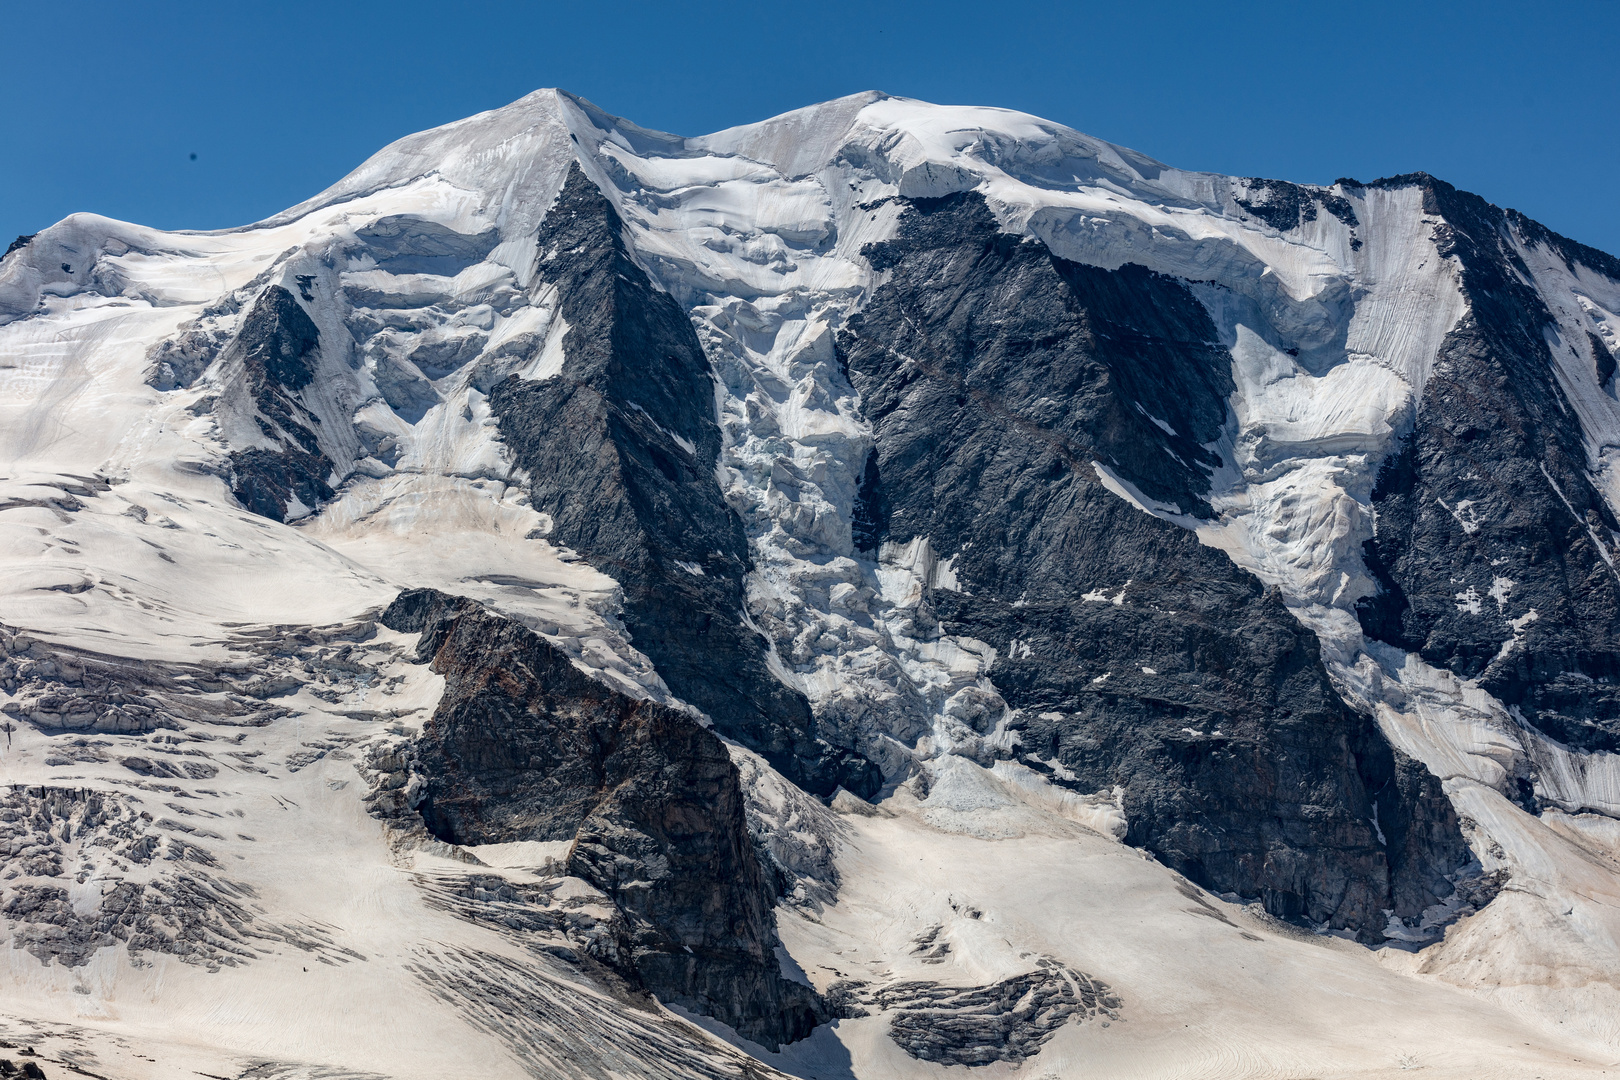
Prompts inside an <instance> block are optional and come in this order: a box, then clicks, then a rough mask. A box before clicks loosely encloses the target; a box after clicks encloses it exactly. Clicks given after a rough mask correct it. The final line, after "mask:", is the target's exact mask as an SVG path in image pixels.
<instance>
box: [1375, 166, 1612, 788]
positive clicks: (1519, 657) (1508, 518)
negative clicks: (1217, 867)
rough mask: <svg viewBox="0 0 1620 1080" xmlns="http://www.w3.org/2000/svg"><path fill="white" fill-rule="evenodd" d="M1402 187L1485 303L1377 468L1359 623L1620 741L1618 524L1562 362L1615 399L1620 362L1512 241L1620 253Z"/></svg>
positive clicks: (1598, 257)
mask: <svg viewBox="0 0 1620 1080" xmlns="http://www.w3.org/2000/svg"><path fill="white" fill-rule="evenodd" d="M1403 183H1404V184H1413V183H1415V184H1418V185H1420V186H1421V188H1422V190H1423V199H1424V210H1425V211H1426V212H1428V213H1430V214H1432V215H1434V216H1435V218H1436V219H1437V220H1436V224H1435V239H1436V243H1437V246H1438V247H1439V248H1440V250H1441V251H1442V252H1443V253H1444V254H1446V255H1450V256H1454V257H1455V258H1456V259H1457V261H1458V264H1459V265H1460V267H1461V279H1462V289H1463V292H1464V294H1465V295H1466V296H1467V298H1468V302H1469V305H1470V314H1469V316H1468V317H1467V318H1466V319H1464V320H1463V322H1462V323H1461V324H1460V325H1458V326H1457V328H1456V329H1455V330H1453V331H1452V332H1451V333H1450V334H1449V335H1448V336H1447V337H1446V340H1445V342H1444V344H1443V345H1442V347H1441V349H1440V353H1439V356H1438V357H1437V358H1436V360H1435V366H1434V371H1433V374H1432V375H1431V377H1430V379H1429V382H1428V385H1427V388H1426V390H1425V393H1424V396H1423V400H1422V403H1421V405H1420V406H1419V408H1418V411H1417V418H1416V422H1415V425H1414V427H1413V430H1412V431H1411V433H1410V434H1409V435H1408V436H1407V438H1406V439H1405V441H1404V442H1403V443H1402V445H1401V447H1400V449H1399V452H1398V453H1397V454H1395V455H1393V456H1392V457H1391V458H1390V459H1389V460H1388V461H1387V462H1386V463H1385V464H1384V467H1383V469H1382V471H1381V472H1380V473H1379V477H1378V485H1377V487H1376V489H1375V490H1374V492H1373V504H1374V506H1375V508H1376V509H1377V513H1378V531H1377V535H1376V536H1375V537H1373V538H1372V539H1371V540H1369V541H1368V542H1367V544H1366V559H1367V566H1368V568H1369V570H1370V571H1371V572H1372V573H1373V574H1374V576H1375V577H1376V579H1377V581H1378V583H1379V585H1380V591H1379V593H1378V594H1377V595H1376V596H1373V597H1370V598H1368V599H1367V600H1366V601H1364V602H1363V603H1362V605H1361V607H1360V616H1361V624H1362V628H1363V630H1364V631H1365V632H1366V633H1367V635H1368V636H1369V637H1373V638H1377V639H1379V640H1381V641H1385V642H1388V643H1389V644H1391V645H1396V646H1398V647H1400V648H1402V649H1408V650H1411V651H1413V652H1417V653H1418V654H1419V655H1421V656H1422V657H1423V659H1424V660H1426V661H1428V662H1429V663H1431V664H1434V665H1436V666H1439V667H1445V668H1449V669H1450V670H1451V671H1453V672H1455V673H1456V674H1457V675H1459V676H1462V677H1463V678H1468V679H1478V680H1479V682H1480V685H1481V686H1482V687H1484V688H1485V689H1486V690H1488V691H1489V692H1490V693H1491V694H1493V695H1494V696H1496V697H1497V698H1499V699H1500V700H1501V701H1502V702H1503V703H1504V704H1506V705H1508V706H1510V707H1516V708H1518V709H1519V710H1521V715H1522V716H1523V717H1524V719H1525V720H1526V721H1528V722H1529V723H1530V724H1531V725H1533V726H1535V727H1536V728H1539V729H1540V730H1541V731H1542V732H1544V733H1545V734H1547V735H1550V736H1551V737H1553V738H1554V739H1557V740H1559V741H1560V742H1562V743H1564V744H1566V745H1568V746H1571V747H1574V748H1576V749H1579V750H1585V751H1594V750H1607V751H1611V752H1613V751H1617V750H1620V719H1617V717H1620V687H1617V685H1616V684H1617V681H1620V576H1617V572H1616V569H1615V559H1616V556H1617V554H1620V546H1617V543H1616V537H1617V536H1620V525H1617V523H1616V519H1615V516H1614V514H1613V512H1612V511H1611V509H1610V507H1609V505H1608V504H1607V503H1606V502H1605V500H1604V498H1603V495H1602V494H1601V493H1600V492H1599V490H1598V488H1597V486H1596V484H1595V483H1594V479H1593V477H1592V475H1591V474H1590V472H1589V469H1588V447H1587V446H1586V445H1583V431H1582V425H1581V423H1579V422H1578V420H1577V408H1578V403H1577V402H1576V401H1574V400H1572V398H1571V393H1570V390H1571V389H1573V388H1574V387H1577V386H1578V385H1579V383H1580V380H1576V379H1565V378H1560V367H1561V366H1564V365H1570V366H1572V367H1575V368H1578V369H1582V370H1583V371H1594V372H1595V374H1596V376H1597V378H1598V380H1599V382H1600V383H1602V384H1603V391H1602V392H1604V393H1606V394H1608V395H1609V396H1610V397H1611V398H1612V397H1613V394H1614V390H1613V385H1612V375H1613V371H1614V357H1613V355H1612V353H1611V352H1610V350H1609V348H1608V346H1607V345H1606V344H1605V343H1604V342H1603V341H1602V340H1601V339H1600V338H1599V337H1598V336H1597V335H1596V334H1594V333H1591V332H1590V331H1588V332H1587V333H1586V335H1585V336H1584V338H1583V339H1578V340H1565V339H1564V338H1563V337H1562V336H1561V335H1560V334H1559V333H1558V328H1557V324H1556V323H1555V321H1554V318H1553V315H1552V313H1551V312H1550V311H1549V310H1548V307H1547V304H1546V302H1545V301H1544V300H1543V299H1542V296H1541V294H1540V293H1539V292H1538V291H1537V290H1536V289H1535V288H1534V287H1533V285H1532V284H1530V281H1531V280H1532V275H1531V271H1530V269H1529V268H1528V267H1527V266H1526V265H1525V262H1524V258H1523V257H1522V256H1521V255H1520V254H1519V251H1518V248H1517V247H1516V246H1515V243H1514V239H1513V237H1514V233H1515V232H1517V233H1519V234H1521V235H1523V236H1524V238H1525V239H1526V240H1527V241H1536V242H1540V243H1541V244H1543V245H1545V246H1547V247H1548V248H1549V250H1551V251H1552V252H1553V254H1554V256H1555V257H1556V258H1558V259H1560V260H1561V261H1562V262H1563V264H1564V266H1565V268H1567V269H1568V270H1569V271H1570V272H1571V273H1572V274H1573V273H1575V270H1576V267H1587V268H1591V269H1592V270H1595V271H1597V272H1599V273H1603V274H1607V275H1609V276H1611V277H1613V276H1616V275H1620V261H1617V260H1615V259H1614V258H1613V257H1612V256H1609V255H1605V254H1603V253H1602V252H1598V251H1594V250H1593V249H1591V248H1586V247H1583V246H1581V245H1579V244H1574V243H1572V242H1570V241H1568V240H1564V239H1563V238H1562V237H1556V236H1553V235H1552V234H1550V233H1548V232H1547V231H1546V230H1544V229H1541V227H1540V226H1537V225H1535V223H1533V222H1530V221H1528V220H1527V219H1525V218H1523V217H1522V216H1521V215H1516V214H1514V213H1513V212H1512V211H1503V210H1501V209H1499V208H1498V207H1495V206H1492V205H1490V204H1489V203H1487V202H1485V201H1484V200H1483V199H1481V198H1479V197H1478V196H1476V195H1471V194H1468V193H1467V192H1461V191H1458V190H1456V189H1455V188H1453V187H1451V185H1449V184H1446V183H1444V182H1442V181H1439V180H1435V179H1434V178H1432V177H1429V176H1421V175H1420V176H1415V177H1397V178H1395V179H1393V180H1388V181H1380V182H1379V185H1382V186H1389V185H1397V184H1403ZM1379 185H1375V186H1379ZM1525 797H1526V798H1528V797H1529V796H1528V795H1526V796H1525Z"/></svg>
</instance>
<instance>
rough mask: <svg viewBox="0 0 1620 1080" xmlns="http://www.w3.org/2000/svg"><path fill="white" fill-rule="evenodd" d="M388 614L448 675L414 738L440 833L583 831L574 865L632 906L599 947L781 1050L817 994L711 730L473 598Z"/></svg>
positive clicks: (636, 975) (808, 1016)
mask: <svg viewBox="0 0 1620 1080" xmlns="http://www.w3.org/2000/svg"><path fill="white" fill-rule="evenodd" d="M383 622H384V623H385V624H386V625H388V626H389V627H390V628H392V629H396V630H401V631H406V632H412V631H419V632H420V633H421V635H422V637H421V642H420V645H419V647H418V656H419V658H420V659H423V660H428V659H431V662H432V664H433V670H434V671H435V672H437V673H438V674H440V675H443V676H444V679H445V691H444V696H443V698H442V699H441V700H440V702H439V706H438V708H437V709H436V710H435V712H434V715H433V718H432V720H431V721H429V722H428V724H427V725H426V727H425V728H424V729H423V731H422V735H421V738H420V739H419V740H418V742H417V744H416V748H415V757H416V770H417V774H418V776H420V777H421V787H420V790H419V793H418V794H417V795H416V796H415V798H416V799H418V800H419V801H418V802H417V804H416V808H417V810H418V811H419V812H420V814H421V816H422V820H423V822H424V823H425V824H426V826H427V828H428V830H429V831H430V832H432V833H433V834H434V835H435V836H437V837H438V838H439V839H441V840H444V841H446V842H448V843H456V844H493V843H505V842H509V841H520V840H521V841H536V840H537V841H557V840H571V841H573V846H572V847H571V849H570V851H569V855H568V859H567V866H568V871H569V873H571V874H574V875H575V876H577V877H580V878H583V879H584V880H586V881H588V882H590V883H591V884H592V885H594V886H596V887H597V888H599V889H601V890H602V891H603V892H604V893H606V894H607V895H608V896H610V897H611V898H612V899H613V901H614V902H615V903H616V904H617V906H618V908H619V911H620V912H621V913H622V914H623V916H624V921H623V925H622V929H621V932H620V933H619V934H618V935H617V936H616V937H615V938H613V939H610V940H606V941H601V942H598V944H597V946H596V951H597V954H598V955H597V959H600V960H602V961H604V962H606V963H608V964H609V965H610V966H612V967H614V968H615V969H616V970H618V971H619V972H620V974H622V975H624V976H625V977H626V978H629V979H631V980H632V981H633V982H634V983H636V984H638V985H641V986H644V987H646V988H647V989H649V990H651V991H652V992H653V993H655V994H657V995H658V996H659V998H660V999H661V1000H663V1001H665V1002H667V1003H671V1004H677V1005H682V1006H685V1007H687V1008H690V1009H693V1010H694V1011H697V1012H699V1013H703V1014H705V1015H708V1016H713V1017H716V1018H717V1019H720V1020H723V1021H725V1022H726V1023H728V1024H730V1025H731V1026H732V1027H734V1028H735V1029H737V1030H738V1031H740V1032H742V1033H743V1034H744V1035H746V1036H747V1037H749V1038H751V1039H754V1040H755V1041H757V1042H760V1043H762V1044H764V1045H767V1046H770V1047H771V1048H773V1049H774V1048H776V1047H777V1046H779V1045H780V1044H782V1043H784V1042H791V1041H794V1040H796V1039H799V1038H802V1037H803V1036H804V1035H806V1034H808V1033H809V1031H810V1029H811V1028H812V1027H813V1026H814V1025H815V1023H816V1022H817V1014H818V1010H822V1011H823V1013H822V1014H823V1015H825V1013H824V1006H822V1004H821V1002H820V1001H819V999H818V998H817V997H816V995H815V993H814V992H813V991H811V990H810V989H809V988H808V987H806V986H803V985H801V984H799V983H794V982H790V981H788V980H786V979H784V978H783V977H782V975H781V972H780V969H779V967H778V964H777V960H776V957H775V955H774V953H773V949H774V948H775V946H776V933H775V923H774V916H773V912H772V905H773V903H774V900H775V889H774V886H773V883H772V882H771V880H770V878H769V876H768V875H767V874H766V872H765V870H764V868H763V867H762V866H761V864H760V862H759V858H758V855H757V854H756V852H755V848H754V844H753V841H752V839H751V838H750V836H749V834H748V830H747V826H746V824H745V823H744V821H743V795H742V791H741V787H740V785H739V781H738V774H737V769H736V767H735V766H733V765H732V763H731V759H730V757H729V756H728V755H727V752H726V748H725V746H724V744H722V743H721V742H720V740H719V739H718V738H716V737H715V736H714V735H713V734H712V733H711V732H709V731H708V730H706V729H705V728H704V727H703V726H702V725H700V724H699V723H698V722H697V719H696V718H695V717H694V716H693V715H692V714H691V713H690V712H688V711H684V710H681V709H674V708H669V707H667V706H663V705H659V704H657V703H654V702H650V701H638V700H635V699H633V698H630V697H627V696H625V695H624V694H621V693H618V692H616V691H614V690H612V689H611V688H609V687H608V686H606V685H605V684H603V683H601V682H599V681H597V680H595V679H592V678H590V677H588V676H586V675H584V674H583V673H581V672H579V671H578V670H576V669H575V668H574V666H573V665H572V664H571V663H570V662H569V660H568V658H567V657H566V656H564V655H562V654H561V653H559V652H557V651H556V650H555V649H553V648H552V647H551V646H550V645H548V644H547V643H546V642H545V640H544V639H542V638H540V637H539V636H537V635H536V634H534V633H533V632H531V631H529V630H527V629H526V628H524V627H523V626H521V625H520V624H518V623H515V622H513V621H511V620H510V619H506V618H502V617H501V616H498V615H494V614H492V613H490V612H488V611H485V610H483V609H482V608H481V607H479V606H478V605H476V604H473V603H471V602H468V601H464V600H456V599H455V598H451V597H447V596H444V595H443V594H439V593H434V592H432V591H429V590H417V591H413V592H408V593H405V594H403V595H402V596H401V597H400V598H399V599H398V600H396V601H395V603H394V604H393V605H392V606H391V607H390V608H389V609H388V611H387V612H385V613H384V615H383Z"/></svg>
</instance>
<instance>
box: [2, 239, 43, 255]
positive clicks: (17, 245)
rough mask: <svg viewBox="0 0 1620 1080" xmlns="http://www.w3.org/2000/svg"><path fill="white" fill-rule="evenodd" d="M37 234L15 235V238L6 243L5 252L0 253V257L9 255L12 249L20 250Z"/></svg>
mask: <svg viewBox="0 0 1620 1080" xmlns="http://www.w3.org/2000/svg"><path fill="white" fill-rule="evenodd" d="M38 235H39V234H38V233H24V234H23V235H21V236H19V237H17V239H15V240H13V241H12V242H11V243H9V244H7V245H6V254H5V255H0V259H3V258H5V257H6V255H10V254H11V253H12V252H13V251H21V250H22V249H23V248H25V247H27V246H28V245H29V243H30V241H32V240H33V239H34V237H36V236H38Z"/></svg>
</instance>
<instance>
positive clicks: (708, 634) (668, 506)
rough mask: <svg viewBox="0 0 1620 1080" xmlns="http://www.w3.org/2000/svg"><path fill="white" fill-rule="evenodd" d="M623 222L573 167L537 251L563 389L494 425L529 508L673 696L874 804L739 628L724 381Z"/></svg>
mask: <svg viewBox="0 0 1620 1080" xmlns="http://www.w3.org/2000/svg"><path fill="white" fill-rule="evenodd" d="M622 228H623V225H622V222H621V221H620V219H619V216H618V214H617V212H616V211H615V210H614V209H613V207H612V205H611V204H610V203H609V202H608V200H607V199H606V198H605V197H604V196H603V195H602V193H601V192H600V191H599V190H598V189H597V188H596V186H595V185H594V184H593V183H592V182H591V181H590V180H589V179H588V178H587V177H586V176H585V174H584V173H583V172H582V171H581V170H580V169H579V168H578V167H577V166H575V167H573V168H572V170H571V171H570V173H569V176H568V179H567V182H566V183H565V185H564V187H563V190H562V192H561V193H560V194H559V195H558V197H557V201H556V203H555V204H554V205H553V206H552V208H551V210H550V211H549V212H548V213H547V215H546V218H545V220H544V222H543V223H542V225H541V228H540V231H539V235H538V247H539V250H540V252H541V255H540V265H539V273H540V275H541V277H542V278H544V279H545V281H546V282H547V283H548V284H550V285H553V286H555V288H556V289H557V295H558V298H559V304H560V313H561V316H562V318H563V319H564V320H565V321H566V322H567V324H568V326H569V330H568V334H567V336H566V337H565V338H564V339H563V350H564V361H563V365H562V370H561V372H560V373H559V374H557V375H555V376H553V377H550V378H546V379H541V380H536V381H531V380H525V379H522V378H520V377H517V376H512V377H509V378H508V379H506V380H505V381H504V382H501V383H499V384H498V385H496V386H495V387H493V389H492V390H491V391H490V408H491V410H492V412H493V413H494V415H495V416H496V417H497V418H498V420H499V424H500V432H501V436H502V438H503V439H504V440H505V442H506V445H507V446H508V447H509V448H510V450H511V453H512V457H513V460H514V461H515V462H516V464H517V465H518V466H519V467H521V468H522V469H523V470H525V471H526V472H527V474H528V476H529V477H530V478H531V479H530V492H531V496H532V499H533V505H534V506H535V508H536V509H538V510H540V511H541V512H543V513H545V514H548V515H549V516H550V517H551V519H552V521H553V522H554V525H553V529H552V531H551V533H550V535H549V537H548V538H549V539H550V540H551V541H552V542H553V543H556V544H559V545H561V546H564V547H568V548H572V549H573V550H575V551H577V552H579V553H580V554H581V555H583V556H584V557H585V559H586V560H587V561H589V562H590V563H591V565H593V566H595V567H597V568H598V569H600V570H602V571H604V572H606V573H608V574H610V575H612V576H613V577H614V579H615V580H617V581H618V582H619V583H620V584H621V585H622V586H623V588H624V613H623V618H624V622H625V625H626V626H627V627H628V628H629V630H630V632H631V636H632V640H633V642H634V644H635V646H636V648H638V649H640V650H641V651H642V652H643V653H645V654H646V655H647V657H648V658H650V659H651V660H652V662H653V663H654V664H655V665H656V666H657V668H658V672H659V674H660V675H662V676H663V678H664V680H665V682H666V683H667V684H668V685H669V687H670V689H671V690H672V691H674V692H675V694H677V695H678V696H679V697H681V698H682V699H684V700H686V701H688V702H690V703H691V704H693V705H695V706H697V707H698V708H700V709H702V710H703V711H704V712H705V713H707V714H708V715H709V716H710V717H712V718H713V720H714V722H715V725H716V727H717V728H718V729H719V730H720V731H721V732H723V733H725V734H726V735H728V736H729V737H731V738H734V739H736V740H738V741H739V742H741V743H743V744H744V745H746V746H748V747H750V748H752V749H755V750H758V751H759V752H760V753H761V754H762V755H764V756H765V758H766V760H768V761H769V762H770V763H771V765H772V766H773V767H775V768H776V769H777V770H778V771H780V772H782V773H783V774H784V775H786V776H788V777H789V778H791V779H792V780H793V781H794V782H796V783H798V784H799V785H800V786H802V787H804V788H805V789H806V790H808V791H811V792H813V793H816V794H822V795H825V794H830V793H831V792H832V791H833V790H834V789H835V788H836V787H838V786H839V785H843V786H844V787H846V788H849V789H850V790H852V791H855V792H857V793H859V794H861V795H863V796H864V795H870V794H871V793H872V792H873V791H874V790H876V788H877V786H878V783H879V781H880V777H879V775H878V771H877V769H876V768H875V767H874V766H873V765H872V764H871V763H870V762H868V761H866V760H865V759H864V758H863V757H861V756H860V755H859V754H856V753H854V752H853V751H850V750H845V749H840V748H837V747H834V746H832V745H831V744H830V743H828V742H827V741H826V740H824V739H822V738H820V737H819V736H818V734H817V732H816V724H815V721H814V719H813V718H812V716H811V713H810V707H809V704H808V702H806V700H805V698H804V696H803V695H802V694H800V693H799V692H797V691H796V690H793V689H791V688H789V687H788V686H786V685H785V684H784V683H783V682H782V681H781V680H779V679H778V678H777V677H776V676H775V675H774V674H773V673H772V672H771V670H770V668H769V666H768V663H767V645H766V642H765V640H764V639H763V638H762V637H761V636H760V635H759V634H758V633H757V632H756V631H755V630H754V629H753V628H752V627H751V626H749V625H748V624H747V623H746V622H745V621H744V618H745V616H744V614H743V602H744V598H743V578H744V575H745V574H746V573H747V571H748V569H749V565H750V563H749V554H748V545H747V538H746V536H745V534H744V531H743V527H742V523H741V521H740V519H739V518H738V517H737V515H736V513H735V512H734V511H733V510H732V509H731V508H730V507H729V506H727V504H726V502H725V500H724V499H723V497H722V495H721V492H720V488H719V485H718V483H717V482H716V480H715V476H714V471H715V462H716V460H717V458H718V456H719V452H720V431H719V427H718V425H717V424H716V421H715V404H714V382H713V376H712V375H711V373H710V369H709V363H708V359H707V357H706V356H705V355H704V352H703V349H702V346H701V345H700V344H699V342H698V340H697V335H696V333H695V332H694V330H693V328H692V325H691V323H690V321H689V320H688V319H687V316H686V314H685V313H684V312H683V311H682V310H681V309H680V307H679V306H678V305H677V304H676V303H675V301H674V300H673V299H672V298H671V297H670V296H669V295H668V294H667V293H665V292H662V291H660V290H659V289H657V288H656V287H655V286H654V285H653V284H652V282H651V281H650V280H649V279H648V277H647V275H646V274H645V272H644V271H643V270H642V269H641V268H640V267H639V266H637V265H636V263H635V262H634V261H633V260H632V259H631V258H630V256H629V254H628V252H627V250H626V247H625V242H624V239H623V237H622V236H621V230H622Z"/></svg>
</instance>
